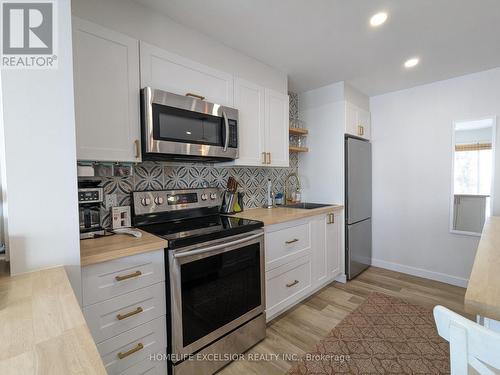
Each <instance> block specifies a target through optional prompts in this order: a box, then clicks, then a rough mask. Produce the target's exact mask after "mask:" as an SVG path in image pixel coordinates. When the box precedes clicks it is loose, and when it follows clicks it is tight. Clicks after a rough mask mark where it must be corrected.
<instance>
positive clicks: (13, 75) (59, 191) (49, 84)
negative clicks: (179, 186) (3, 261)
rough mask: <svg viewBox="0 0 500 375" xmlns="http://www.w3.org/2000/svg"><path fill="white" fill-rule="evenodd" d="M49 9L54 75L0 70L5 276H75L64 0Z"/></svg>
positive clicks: (75, 217)
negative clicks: (53, 15) (54, 31)
mask: <svg viewBox="0 0 500 375" xmlns="http://www.w3.org/2000/svg"><path fill="white" fill-rule="evenodd" d="M56 4H57V7H58V8H57V19H58V47H59V48H58V61H59V67H58V69H55V70H5V71H3V72H2V93H3V111H4V128H3V133H4V137H5V155H4V160H0V164H2V167H5V180H3V181H2V182H3V184H4V185H6V189H7V192H8V195H7V199H8V237H9V250H10V260H11V273H12V274H19V273H23V272H28V271H33V270H38V269H42V268H47V267H52V266H56V265H67V266H68V270H69V273H70V277H71V281H72V283H73V286H74V287H75V288H77V293H78V285H77V284H78V280H79V278H80V272H79V271H80V270H79V265H80V248H79V232H78V231H79V229H78V208H77V177H76V162H75V161H76V145H75V120H74V108H73V63H72V49H71V8H70V0H60V1H57V2H56Z"/></svg>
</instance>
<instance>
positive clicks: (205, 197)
mask: <svg viewBox="0 0 500 375" xmlns="http://www.w3.org/2000/svg"><path fill="white" fill-rule="evenodd" d="M207 199H208V195H207V194H205V193H203V194H202V195H201V200H202V201H206V200H207Z"/></svg>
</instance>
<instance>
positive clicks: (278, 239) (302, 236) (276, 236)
mask: <svg viewBox="0 0 500 375" xmlns="http://www.w3.org/2000/svg"><path fill="white" fill-rule="evenodd" d="M310 249H311V233H310V225H309V223H304V224H299V225H294V226H293V227H289V228H285V229H281V230H277V231H275V232H270V233H268V234H267V236H266V269H270V268H274V267H277V266H279V265H282V264H284V263H286V262H288V261H289V260H291V259H289V258H292V255H294V254H295V255H297V256H303V255H304V254H303V253H304V252H305V251H307V250H310ZM299 253H300V254H299Z"/></svg>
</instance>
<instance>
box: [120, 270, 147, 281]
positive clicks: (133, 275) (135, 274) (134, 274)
mask: <svg viewBox="0 0 500 375" xmlns="http://www.w3.org/2000/svg"><path fill="white" fill-rule="evenodd" d="M141 275H142V272H141V271H135V272H133V273H129V274H128V275H123V276H119V275H118V276H115V279H116V281H123V280H127V279H131V278H132V277H139V276H141Z"/></svg>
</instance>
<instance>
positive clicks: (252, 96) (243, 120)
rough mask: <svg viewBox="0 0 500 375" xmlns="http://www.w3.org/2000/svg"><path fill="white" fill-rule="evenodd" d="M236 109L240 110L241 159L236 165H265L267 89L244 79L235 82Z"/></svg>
mask: <svg viewBox="0 0 500 375" xmlns="http://www.w3.org/2000/svg"><path fill="white" fill-rule="evenodd" d="M234 107H235V108H237V109H238V133H239V134H238V138H239V158H238V159H236V160H235V161H234V162H233V164H234V165H248V166H260V165H263V163H265V161H266V159H265V155H264V153H265V141H266V122H265V111H264V108H265V89H264V88H263V87H261V86H259V85H256V84H254V83H252V82H248V81H245V80H244V79H240V78H235V80H234Z"/></svg>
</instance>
